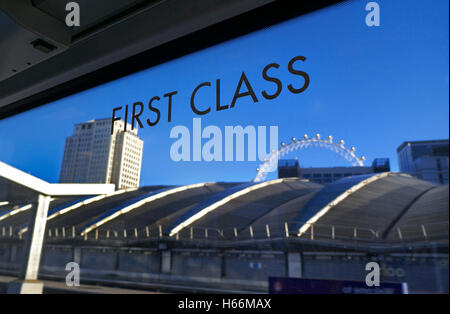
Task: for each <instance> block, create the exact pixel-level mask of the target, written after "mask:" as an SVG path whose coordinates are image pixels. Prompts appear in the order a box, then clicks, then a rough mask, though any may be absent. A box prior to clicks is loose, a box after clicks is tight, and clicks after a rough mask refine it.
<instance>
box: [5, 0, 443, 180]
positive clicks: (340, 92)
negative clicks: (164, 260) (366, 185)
mask: <svg viewBox="0 0 450 314" xmlns="http://www.w3.org/2000/svg"><path fill="white" fill-rule="evenodd" d="M367 2H369V1H350V2H348V3H346V4H344V5H338V6H334V7H331V8H328V9H325V10H322V11H318V12H315V13H312V14H309V15H306V16H303V17H300V18H296V19H293V20H289V21H286V22H284V23H281V24H278V25H275V26H272V27H269V28H266V29H264V30H261V31H258V32H255V33H253V34H250V35H247V36H244V37H241V38H238V39H235V40H232V41H228V42H225V43H222V44H220V45H217V46H214V47H212V48H209V49H206V50H203V51H199V52H196V53H193V54H190V55H187V56H184V57H182V58H180V59H176V60H173V61H171V62H168V63H166V64H162V65H159V66H156V67H153V68H150V69H147V70H144V71H141V72H139V73H135V74H133V75H131V76H128V77H125V78H122V79H119V80H116V81H113V82H110V83H108V84H105V85H102V86H99V87H97V88H94V89H91V90H88V91H85V92H82V93H79V94H76V95H73V96H70V97H67V98H64V99H61V100H58V101H55V102H53V103H51V104H48V105H46V106H43V107H40V108H37V109H34V110H32V111H29V112H26V113H23V114H20V115H17V116H15V117H12V118H8V119H5V120H2V121H0V160H1V161H3V162H6V163H8V164H11V165H13V166H15V167H17V168H19V169H21V170H24V171H26V172H29V173H31V174H33V175H36V176H38V177H40V178H42V179H45V180H47V181H50V182H57V181H58V177H59V170H60V166H61V161H62V156H63V150H64V143H65V138H66V137H67V136H70V135H71V134H72V131H73V125H74V124H75V123H80V122H84V121H88V120H91V119H96V118H106V117H111V114H112V108H114V107H117V106H124V105H126V104H129V105H131V104H132V103H133V102H136V101H141V102H143V103H144V104H145V106H146V105H147V103H148V101H149V100H150V99H151V98H152V97H153V96H159V97H161V98H162V95H163V94H165V93H167V92H171V91H173V90H178V95H176V96H174V104H173V110H172V122H170V123H168V122H167V106H166V103H165V101H161V104H160V105H158V108H159V109H160V110H161V114H162V115H161V120H160V122H159V123H158V125H157V126H155V127H148V126H146V127H145V128H144V129H140V130H139V135H140V137H141V138H142V139H143V140H144V157H143V167H142V182H141V183H142V184H144V185H151V184H186V183H193V182H200V181H248V180H251V179H252V178H253V177H254V176H255V169H256V167H257V166H258V164H259V162H209V163H208V162H178V163H177V162H174V161H172V160H171V158H170V154H169V152H170V146H171V145H172V144H173V143H174V141H175V140H174V139H170V138H169V134H170V130H171V129H172V128H173V127H174V126H176V125H185V126H187V127H188V128H190V129H192V119H193V118H195V117H198V116H197V115H195V114H194V113H193V112H192V111H191V109H190V104H189V100H190V95H191V93H192V91H193V90H194V88H195V87H196V86H197V85H198V84H200V83H202V82H205V81H210V82H212V83H215V80H216V79H217V78H220V79H221V101H222V103H223V104H229V103H230V102H231V99H232V97H233V94H234V91H235V89H236V85H237V83H238V81H239V77H240V75H241V73H242V71H245V73H246V75H247V77H248V79H249V81H250V83H251V85H252V87H253V89H254V90H255V93H256V94H257V96H258V100H259V102H258V103H253V101H252V99H251V97H244V98H241V99H239V100H238V102H237V103H236V105H235V107H234V108H231V109H228V110H224V111H219V112H216V111H215V110H212V111H211V112H210V113H209V114H207V115H205V116H202V117H201V118H202V125H203V126H207V125H217V126H219V127H221V128H222V130H223V127H224V126H226V125H231V126H235V125H242V126H246V125H254V126H258V125H265V126H270V125H277V126H278V127H279V140H280V141H289V139H290V138H291V137H293V136H295V137H300V136H302V135H303V134H304V133H307V134H310V135H313V134H315V133H317V132H318V133H320V134H322V135H323V136H327V135H329V134H331V135H333V137H334V138H335V139H336V140H338V139H340V138H342V139H344V140H345V141H346V143H348V144H349V145H354V146H356V147H357V149H358V151H357V152H358V154H359V155H365V156H366V157H367V160H368V163H370V162H371V161H372V160H373V159H374V158H376V157H389V158H390V159H391V165H392V168H393V170H397V169H398V167H397V156H396V148H397V147H398V146H399V145H400V144H401V143H402V142H403V141H405V140H426V139H441V138H448V134H449V118H448V115H449V71H448V67H449V64H448V63H449V48H448V47H449V34H448V26H449V18H448V12H449V8H448V5H449V4H448V1H446V0H434V1H433V2H432V5H431V4H430V3H428V4H427V3H426V1H418V0H415V1H411V0H396V1H391V0H385V1H378V3H379V4H380V8H381V26H380V27H371V28H369V27H367V26H366V24H365V16H366V14H367V13H368V12H366V11H365V5H366V3H367ZM299 55H301V56H305V57H306V58H307V60H306V61H305V62H303V63H301V62H299V63H296V68H299V69H301V70H303V71H305V72H307V73H308V74H309V76H310V79H311V82H310V86H309V87H308V89H307V90H306V91H305V92H304V93H301V94H296V95H294V94H292V93H290V92H289V91H288V90H287V84H290V83H292V84H294V85H297V86H298V85H301V83H302V81H301V80H300V79H298V78H297V77H295V76H292V74H290V73H289V72H288V71H287V64H288V62H289V60H291V59H292V58H293V57H295V56H299ZM272 62H276V63H278V64H280V68H279V69H277V70H274V69H272V71H271V72H269V73H271V74H272V75H276V76H277V77H278V78H280V80H281V81H282V82H283V90H282V92H281V95H280V96H279V97H278V98H276V99H275V100H266V99H264V98H263V97H262V96H261V91H263V90H268V91H273V90H274V85H273V84H272V83H270V82H267V81H264V80H263V78H262V76H261V72H262V69H263V68H264V67H265V66H266V65H267V64H269V63H272ZM196 101H197V102H198V103H199V104H203V105H206V104H211V106H212V107H213V109H214V106H215V95H214V89H213V88H211V89H210V90H209V91H208V89H204V91H202V93H199V95H198V97H197V98H196ZM150 115H151V112H150V111H148V110H145V111H144V114H143V116H142V117H145V118H148V117H150ZM290 157H292V158H295V157H298V158H299V160H300V163H301V164H302V165H303V166H338V165H347V162H346V161H345V160H344V159H342V157H340V156H337V155H335V154H333V153H331V152H329V151H326V150H320V149H311V150H302V151H300V152H298V153H294V154H292V155H291V156H290Z"/></svg>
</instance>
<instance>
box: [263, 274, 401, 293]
mask: <svg viewBox="0 0 450 314" xmlns="http://www.w3.org/2000/svg"><path fill="white" fill-rule="evenodd" d="M269 293H270V294H407V293H408V285H407V283H380V286H372V287H369V286H367V285H366V283H365V282H360V281H345V280H323V279H302V278H288V277H270V278H269Z"/></svg>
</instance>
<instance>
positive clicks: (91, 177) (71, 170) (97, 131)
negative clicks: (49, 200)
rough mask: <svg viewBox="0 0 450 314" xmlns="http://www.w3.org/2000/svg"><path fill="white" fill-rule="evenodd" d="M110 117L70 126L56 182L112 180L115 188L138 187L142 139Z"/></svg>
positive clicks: (134, 131)
mask: <svg viewBox="0 0 450 314" xmlns="http://www.w3.org/2000/svg"><path fill="white" fill-rule="evenodd" d="M114 123H115V125H114V133H113V134H111V119H110V118H108V119H100V120H91V121H88V122H85V123H79V124H76V125H75V126H74V131H73V135H72V136H70V137H68V138H67V139H66V146H65V149H64V157H63V162H62V167H61V173H60V177H59V182H61V183H114V184H115V185H116V189H124V188H130V187H138V186H139V180H140V175H141V166H142V151H143V145H144V142H143V141H142V140H141V139H140V138H139V137H138V135H137V129H134V130H131V125H130V124H127V131H124V125H125V124H124V122H123V121H115V122H114Z"/></svg>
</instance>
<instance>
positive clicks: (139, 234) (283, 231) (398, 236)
mask: <svg viewBox="0 0 450 314" xmlns="http://www.w3.org/2000/svg"><path fill="white" fill-rule="evenodd" d="M302 225H304V223H299V222H295V221H294V222H284V223H269V224H254V225H250V226H247V227H229V228H224V229H219V228H209V227H189V226H188V227H186V228H184V229H182V230H180V231H179V232H178V233H176V234H175V235H173V236H172V237H169V236H168V234H169V231H170V230H169V228H168V227H167V226H163V225H157V226H146V227H143V228H127V229H119V230H108V229H95V230H92V231H91V232H89V233H87V234H85V235H81V234H80V230H78V229H77V228H76V227H75V226H69V227H59V228H51V227H50V228H49V227H47V229H46V235H45V238H46V240H71V239H77V240H91V241H92V240H99V241H100V240H101V241H117V240H120V241H132V240H141V241H144V240H146V239H171V240H175V241H199V240H200V241H210V240H211V241H252V240H270V239H283V238H284V239H305V240H311V241H315V240H324V241H342V242H349V241H352V242H384V241H386V240H387V241H393V242H411V241H431V240H438V239H448V236H449V222H447V221H445V222H439V223H431V224H420V225H413V226H401V227H396V228H394V229H392V230H391V231H390V233H389V234H388V236H387V237H386V239H382V234H383V232H382V231H380V230H373V229H369V228H361V227H351V226H344V225H329V224H319V223H314V224H309V228H308V229H307V231H305V232H304V233H302V234H299V230H298V226H302ZM25 235H26V234H25V233H24V232H23V229H21V228H18V227H14V226H5V225H4V226H0V240H2V239H3V240H4V239H18V240H21V239H24V238H25Z"/></svg>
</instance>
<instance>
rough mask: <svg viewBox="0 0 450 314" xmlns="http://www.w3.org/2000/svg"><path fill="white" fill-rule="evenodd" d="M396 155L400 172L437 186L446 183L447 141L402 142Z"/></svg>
mask: <svg viewBox="0 0 450 314" xmlns="http://www.w3.org/2000/svg"><path fill="white" fill-rule="evenodd" d="M397 155H398V162H399V168H400V171H401V172H406V173H410V174H411V175H413V176H415V177H417V178H419V179H422V180H427V181H431V182H434V183H437V184H446V183H448V140H432V141H415V142H404V143H403V144H401V145H400V146H399V147H398V148H397Z"/></svg>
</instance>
